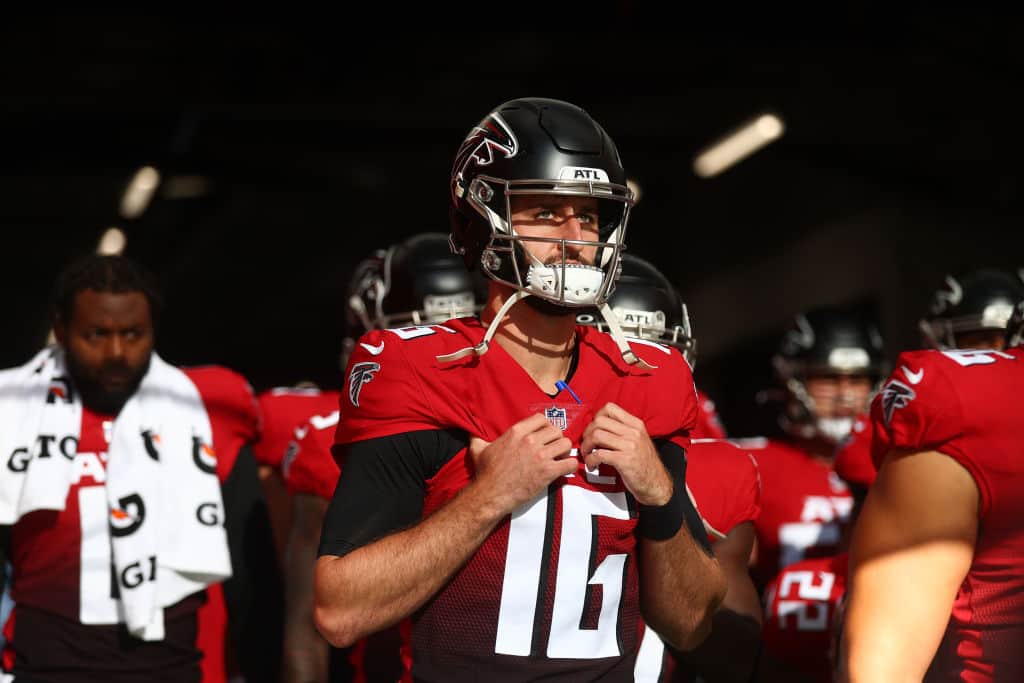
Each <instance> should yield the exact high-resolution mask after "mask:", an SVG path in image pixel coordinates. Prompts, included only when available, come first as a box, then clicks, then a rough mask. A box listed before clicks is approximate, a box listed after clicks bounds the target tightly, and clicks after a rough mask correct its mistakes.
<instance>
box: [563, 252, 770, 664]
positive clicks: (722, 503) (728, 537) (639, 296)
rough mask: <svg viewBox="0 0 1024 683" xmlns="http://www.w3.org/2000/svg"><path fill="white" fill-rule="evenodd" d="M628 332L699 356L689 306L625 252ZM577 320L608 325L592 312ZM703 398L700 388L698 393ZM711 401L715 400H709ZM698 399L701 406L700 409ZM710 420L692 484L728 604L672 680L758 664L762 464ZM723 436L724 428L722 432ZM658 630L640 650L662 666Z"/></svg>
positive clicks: (690, 463) (620, 303)
mask: <svg viewBox="0 0 1024 683" xmlns="http://www.w3.org/2000/svg"><path fill="white" fill-rule="evenodd" d="M608 303H609V305H610V306H611V308H612V311H613V312H614V313H615V315H616V317H617V318H618V323H619V325H620V326H621V328H622V331H623V333H624V334H626V335H627V336H628V337H631V338H633V339H636V340H646V341H648V342H654V343H655V345H654V346H653V347H652V348H656V349H659V350H661V351H662V352H664V353H671V349H676V350H678V351H679V353H681V354H682V355H683V357H684V358H686V360H687V362H689V364H690V366H691V367H692V366H693V365H694V362H695V361H696V348H697V344H696V340H695V339H694V336H693V332H692V330H691V327H690V319H689V316H688V315H687V310H686V305H685V304H684V303H683V302H682V298H681V297H680V296H679V293H678V292H677V291H676V289H675V287H673V286H672V284H671V283H670V282H669V280H668V278H666V277H665V276H664V274H663V273H661V271H659V270H658V269H657V268H656V267H655V266H654V265H653V264H651V263H650V262H648V261H645V260H644V259H642V258H640V257H638V256H634V255H632V254H623V256H622V274H621V275H620V276H619V280H618V282H617V283H616V286H615V291H614V292H613V293H612V295H611V297H610V298H609V301H608ZM576 319H577V322H580V323H582V324H591V325H595V326H597V327H598V328H605V327H607V326H606V325H604V324H602V323H601V322H600V320H599V319H598V318H597V316H596V315H594V314H593V313H591V312H584V313H581V314H579V315H577V317H576ZM698 395H700V394H699V392H698ZM706 400H708V401H710V399H706ZM699 409H700V404H699V403H698V410H699ZM710 417H713V414H712V415H711V416H708V415H707V414H705V418H704V420H698V424H697V427H696V429H695V431H694V438H693V442H692V444H691V446H690V450H689V451H688V452H687V455H686V458H687V465H686V466H687V488H688V489H689V492H690V494H691V495H692V497H693V499H694V502H695V503H696V506H697V509H698V511H699V512H700V515H701V517H702V519H703V520H704V524H705V527H706V528H707V529H708V531H709V536H710V538H711V541H712V548H713V550H714V554H715V557H716V558H717V559H718V561H719V563H720V564H721V565H722V570H723V571H724V572H725V575H726V579H727V580H728V586H729V588H728V591H727V592H726V598H725V601H724V602H723V603H722V609H721V610H719V612H718V613H717V614H716V615H715V619H714V627H713V628H712V631H711V635H710V636H709V637H708V639H707V640H705V641H704V643H702V644H701V645H700V647H698V648H696V649H695V650H693V651H692V652H690V653H685V654H684V653H679V652H675V653H674V655H675V657H676V659H678V662H676V661H666V663H665V669H666V671H665V672H663V673H662V674H661V677H662V678H664V676H665V674H666V673H667V671H669V670H671V671H673V673H672V677H673V680H678V681H688V680H694V678H695V676H698V675H699V676H700V677H702V678H703V679H704V680H708V681H744V682H745V681H748V680H750V675H751V672H752V669H753V666H754V659H755V653H756V651H757V647H758V639H759V636H760V624H761V604H760V601H759V599H758V595H757V591H756V590H755V588H754V585H753V583H752V582H751V580H750V574H749V573H748V571H747V561H748V559H749V557H750V553H751V549H752V547H753V544H754V520H755V519H757V516H758V515H759V514H760V509H761V485H760V478H759V476H758V472H757V463H756V462H755V461H754V459H753V457H751V456H750V455H749V454H748V453H746V452H744V451H742V450H741V449H740V448H738V447H737V446H735V445H733V444H730V443H728V442H726V441H721V440H718V439H716V438H714V434H715V433H716V432H711V438H708V436H705V435H706V434H708V432H706V431H705V432H704V433H703V434H702V433H701V429H702V427H705V428H706V426H707V425H709V424H710ZM717 433H720V432H717ZM648 638H651V639H652V640H657V636H656V635H654V634H653V632H645V634H644V644H643V646H642V649H641V652H642V656H643V657H644V658H647V659H648V660H649V661H650V662H652V663H653V664H652V665H651V668H654V667H657V666H659V665H660V662H661V660H662V648H661V647H660V646H659V645H660V642H659V643H653V642H648V640H647V639H648Z"/></svg>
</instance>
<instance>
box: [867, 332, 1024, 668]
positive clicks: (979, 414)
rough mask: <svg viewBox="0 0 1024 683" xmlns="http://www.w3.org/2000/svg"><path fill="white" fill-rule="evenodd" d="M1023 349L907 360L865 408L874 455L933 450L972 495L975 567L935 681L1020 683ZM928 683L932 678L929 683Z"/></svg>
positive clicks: (920, 354) (907, 356) (919, 354)
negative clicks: (968, 479)
mask: <svg viewBox="0 0 1024 683" xmlns="http://www.w3.org/2000/svg"><path fill="white" fill-rule="evenodd" d="M1022 390H1024V349H1021V348H1019V347H1018V348H1014V349H1011V350H1008V351H915V352H911V353H903V354H901V355H900V357H899V359H898V361H897V363H896V370H895V371H894V372H893V373H892V375H891V376H890V378H889V380H888V382H886V384H885V385H884V386H883V388H882V391H881V392H880V393H879V395H878V396H877V397H876V398H875V400H874V401H873V403H872V405H871V418H872V421H873V424H874V431H875V441H874V447H873V455H874V458H875V461H876V463H881V461H882V459H883V458H884V457H885V454H886V453H888V452H889V451H891V450H894V449H901V450H910V451H923V450H934V451H938V452H940V453H943V454H945V455H948V456H949V457H951V458H953V459H954V460H956V461H957V462H958V463H960V465H962V466H963V467H964V468H965V469H966V470H967V471H968V472H969V473H970V474H971V476H972V477H973V478H974V481H975V483H976V484H977V486H978V492H979V494H980V508H979V510H978V518H979V525H978V539H977V542H976V545H975V552H974V560H973V562H972V563H971V567H970V570H969V571H968V573H967V577H966V578H965V579H964V582H963V585H962V586H961V587H960V590H959V592H958V593H957V596H956V601H955V602H954V604H953V613H952V615H951V617H950V621H949V626H948V627H947V631H946V637H945V638H944V639H943V642H942V645H941V646H940V648H939V651H938V653H937V654H936V657H935V661H934V662H933V663H932V668H931V670H930V676H932V677H934V678H935V680H957V681H966V682H968V683H976V682H980V681H995V680H998V681H1020V680H1024V647H1022V644H1024V571H1022V570H1021V558H1024V457H1022V454H1024V436H1022V434H1024V432H1022V428H1024V402H1022V400H1021V396H1022ZM929 680H931V678H929Z"/></svg>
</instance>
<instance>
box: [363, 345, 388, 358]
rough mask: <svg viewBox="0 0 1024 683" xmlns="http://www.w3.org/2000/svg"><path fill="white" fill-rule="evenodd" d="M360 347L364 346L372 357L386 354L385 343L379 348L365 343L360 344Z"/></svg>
mask: <svg viewBox="0 0 1024 683" xmlns="http://www.w3.org/2000/svg"><path fill="white" fill-rule="evenodd" d="M359 345H360V346H362V347H363V348H364V349H366V350H367V351H369V352H370V355H371V356H379V355H380V354H381V353H383V352H384V342H381V343H380V344H378V345H377V346H371V345H370V344H366V343H364V342H359Z"/></svg>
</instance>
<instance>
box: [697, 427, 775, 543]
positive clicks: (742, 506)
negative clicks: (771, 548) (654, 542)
mask: <svg viewBox="0 0 1024 683" xmlns="http://www.w3.org/2000/svg"><path fill="white" fill-rule="evenodd" d="M687 460H688V466H687V471H686V482H687V486H689V487H690V492H691V493H692V494H693V497H694V500H695V501H696V503H697V509H698V510H699V511H700V514H701V517H703V518H704V520H705V521H706V522H707V523H708V524H710V525H711V526H712V527H713V528H714V529H715V530H716V531H718V532H720V533H722V534H728V533H729V532H730V531H732V530H733V529H734V528H735V527H736V526H738V525H740V524H742V523H743V522H754V521H756V520H757V518H758V517H760V515H761V477H760V474H759V472H758V469H757V462H756V461H755V460H754V458H753V456H751V455H750V454H749V453H747V452H746V451H743V450H741V449H740V448H738V447H737V446H735V445H733V444H731V443H729V442H728V441H709V440H703V439H701V440H695V441H694V442H693V445H692V447H691V448H690V452H689V454H688V457H687Z"/></svg>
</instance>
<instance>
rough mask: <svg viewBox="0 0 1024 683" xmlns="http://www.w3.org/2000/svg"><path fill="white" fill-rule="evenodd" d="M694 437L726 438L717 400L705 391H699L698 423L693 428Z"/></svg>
mask: <svg viewBox="0 0 1024 683" xmlns="http://www.w3.org/2000/svg"><path fill="white" fill-rule="evenodd" d="M691 436H692V437H693V438H694V439H724V438H725V427H723V426H722V421H721V420H720V419H719V418H718V409H717V408H715V402H714V401H712V400H711V398H710V397H709V396H708V395H707V394H705V393H704V392H703V391H699V390H698V391H697V425H696V426H695V427H694V428H693V434H692V435H691Z"/></svg>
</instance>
